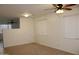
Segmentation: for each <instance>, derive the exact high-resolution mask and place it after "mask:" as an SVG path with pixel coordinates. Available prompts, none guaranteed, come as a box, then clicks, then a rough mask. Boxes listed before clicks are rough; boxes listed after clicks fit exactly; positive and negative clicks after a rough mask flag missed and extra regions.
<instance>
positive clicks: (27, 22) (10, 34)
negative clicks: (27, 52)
mask: <svg viewBox="0 0 79 59" xmlns="http://www.w3.org/2000/svg"><path fill="white" fill-rule="evenodd" d="M33 32H34V28H33V20H32V19H27V18H23V17H21V18H20V29H9V30H4V31H3V37H4V38H3V39H4V47H9V46H15V45H21V44H27V43H32V42H33V41H34V33H33Z"/></svg>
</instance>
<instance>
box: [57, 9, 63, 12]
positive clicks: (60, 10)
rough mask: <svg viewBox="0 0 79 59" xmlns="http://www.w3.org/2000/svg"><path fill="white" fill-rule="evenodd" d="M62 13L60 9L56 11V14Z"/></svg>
mask: <svg viewBox="0 0 79 59" xmlns="http://www.w3.org/2000/svg"><path fill="white" fill-rule="evenodd" d="M63 12H64V11H63V10H62V9H59V10H57V11H56V13H63Z"/></svg>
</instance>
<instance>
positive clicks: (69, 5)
mask: <svg viewBox="0 0 79 59" xmlns="http://www.w3.org/2000/svg"><path fill="white" fill-rule="evenodd" d="M75 5H76V4H68V5H65V6H64V7H70V6H75Z"/></svg>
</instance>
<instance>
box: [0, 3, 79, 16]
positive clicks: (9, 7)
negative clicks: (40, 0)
mask: <svg viewBox="0 0 79 59" xmlns="http://www.w3.org/2000/svg"><path fill="white" fill-rule="evenodd" d="M50 8H53V9H54V7H53V6H52V5H51V4H0V17H20V16H22V14H23V13H31V14H32V16H37V15H39V14H44V13H48V12H49V11H50V10H49V11H46V10H45V9H50ZM74 9H75V8H74ZM77 10H79V7H78V8H77ZM50 13H51V12H50ZM52 13H53V11H52Z"/></svg>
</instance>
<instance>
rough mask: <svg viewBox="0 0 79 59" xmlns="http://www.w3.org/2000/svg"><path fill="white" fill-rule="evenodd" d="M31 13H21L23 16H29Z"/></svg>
mask: <svg viewBox="0 0 79 59" xmlns="http://www.w3.org/2000/svg"><path fill="white" fill-rule="evenodd" d="M31 15H32V14H29V13H25V14H23V16H24V17H29V16H31Z"/></svg>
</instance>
